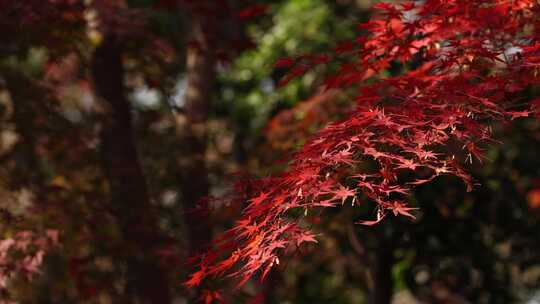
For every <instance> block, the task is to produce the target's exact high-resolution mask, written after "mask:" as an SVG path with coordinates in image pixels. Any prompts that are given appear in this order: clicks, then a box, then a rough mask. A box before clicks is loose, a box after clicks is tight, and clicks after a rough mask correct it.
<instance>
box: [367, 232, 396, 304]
mask: <svg viewBox="0 0 540 304" xmlns="http://www.w3.org/2000/svg"><path fill="white" fill-rule="evenodd" d="M378 246H379V248H377V252H376V256H375V263H374V265H373V271H372V273H373V287H372V290H371V299H370V303H371V304H390V303H391V302H392V294H393V293H394V282H393V279H392V268H393V266H394V248H393V246H392V244H390V242H388V241H384V240H383V241H381V242H380V243H379V244H378Z"/></svg>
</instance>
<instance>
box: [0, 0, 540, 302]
mask: <svg viewBox="0 0 540 304" xmlns="http://www.w3.org/2000/svg"><path fill="white" fill-rule="evenodd" d="M9 2H10V1H7V2H6V3H2V4H1V6H0V11H2V13H0V14H1V15H0V17H2V18H0V20H1V21H0V25H1V29H0V31H1V33H2V35H0V37H2V38H0V39H1V42H0V45H1V46H0V130H1V131H0V132H1V133H0V159H1V161H2V166H1V167H0V195H1V200H0V208H1V210H2V216H1V217H0V227H1V228H2V229H1V230H0V231H1V232H0V233H1V234H2V237H3V238H4V239H9V238H13V237H14V235H16V233H17V232H20V231H33V232H34V233H36V234H40V233H46V232H47V231H51V230H54V231H58V232H59V244H60V245H58V246H55V247H53V248H51V249H50V250H48V251H47V253H46V255H45V257H44V260H43V265H42V266H41V271H40V273H39V274H35V275H33V276H32V280H28V279H27V278H26V277H25V275H20V274H19V275H17V274H14V275H12V274H10V275H7V274H8V273H10V272H9V271H10V270H9V267H10V266H9V265H8V264H7V261H10V260H8V259H7V258H6V256H7V255H9V256H11V255H14V256H15V257H14V258H17V254H19V253H16V252H12V251H9V252H7V253H6V254H5V255H4V253H2V254H1V255H0V262H1V265H0V266H1V267H2V276H3V277H2V279H4V278H5V279H6V282H7V283H6V284H7V285H5V286H3V285H2V284H0V289H1V291H2V293H1V295H2V297H3V298H5V299H6V300H5V301H6V303H10V302H7V301H15V302H16V303H167V302H170V303H196V302H197V300H196V298H198V297H201V296H202V297H203V298H207V299H210V302H211V301H212V297H209V295H211V294H210V293H205V291H204V290H202V289H201V290H199V291H193V290H185V289H183V287H182V284H181V283H182V280H184V279H185V278H186V275H187V273H188V272H189V267H187V264H186V260H187V258H188V256H189V255H190V254H191V253H193V252H194V251H197V250H200V249H201V248H197V247H198V246H199V245H195V243H197V242H195V240H196V239H197V238H198V237H199V236H201V238H203V236H202V235H200V234H199V233H200V232H201V231H204V233H205V234H209V235H208V236H205V237H211V236H212V235H217V234H218V233H219V232H221V231H223V230H224V229H226V228H229V227H230V226H231V225H232V223H233V220H234V218H235V215H237V214H238V212H240V208H241V204H238V205H235V204H232V205H221V204H220V200H217V201H216V202H214V201H212V200H210V201H209V204H210V205H212V207H213V208H210V209H207V208H203V209H204V210H195V211H194V209H197V208H198V205H194V204H193V202H190V199H191V198H190V197H191V194H192V193H190V186H191V185H192V184H195V183H196V182H197V181H196V180H197V179H198V178H200V176H203V177H204V178H206V179H207V183H206V184H204V183H203V184H204V185H203V186H204V187H206V189H205V191H206V192H207V194H209V195H211V197H224V196H228V195H231V193H233V192H234V188H232V186H233V185H232V181H234V180H235V179H237V178H242V176H245V175H249V176H267V175H269V174H271V173H275V172H279V171H280V170H282V169H283V168H284V163H283V162H282V161H281V160H282V159H284V158H285V157H286V155H288V154H289V153H293V152H294V151H295V149H297V148H298V147H300V146H301V145H302V143H303V142H305V140H306V139H307V138H308V137H309V136H310V135H311V134H313V133H314V132H315V131H316V130H317V129H319V128H321V127H323V126H324V125H325V124H327V123H328V122H330V121H333V120H336V119H339V118H340V117H343V116H344V115H346V114H347V112H348V110H349V109H350V108H351V107H353V106H354V105H353V104H352V102H351V101H349V100H348V99H347V97H346V92H337V91H322V90H321V89H320V84H321V82H322V80H323V79H324V77H325V76H326V75H328V73H330V72H331V71H332V66H328V67H326V70H325V69H322V68H319V69H315V70H310V71H309V72H308V73H306V74H305V75H303V76H302V77H299V78H298V79H295V80H293V81H291V82H289V83H287V84H286V85H283V86H280V85H279V80H280V79H281V78H282V76H283V75H284V74H285V72H286V71H285V70H284V69H283V68H279V67H276V66H275V65H274V63H275V62H276V61H277V60H278V59H279V58H284V57H294V56H298V55H301V54H312V53H324V52H327V51H328V50H330V49H332V47H334V46H336V44H338V43H339V42H340V41H346V40H348V39H354V37H356V35H358V32H356V31H355V26H356V24H357V23H358V22H362V21H365V20H367V18H368V17H369V15H370V10H369V5H370V1H368V0H365V1H359V0H357V1H355V0H339V1H334V0H289V1H286V0H284V1H278V0H276V1H270V0H268V1H262V0H261V1H255V0H253V1H248V0H245V1H217V2H215V3H220V5H222V6H218V9H217V10H216V11H211V10H210V12H211V13H208V12H209V10H206V11H205V10H203V9H201V8H200V7H198V6H197V5H199V4H200V3H203V2H205V1H202V0H201V2H200V3H199V4H197V3H195V4H193V3H194V2H193V1H163V0H162V1H158V0H131V1H81V2H79V1H37V0H36V1H28V2H27V3H18V4H16V3H9ZM209 3H211V4H210V6H211V5H214V4H212V3H213V1H210V2H209ZM225 4H227V5H225ZM214 8H215V7H214ZM198 9H200V10H198ZM257 9H258V10H259V11H257ZM200 11H204V13H203V14H202V15H198V14H200ZM239 12H240V13H239ZM243 13H245V14H244V15H242V14H243ZM250 14H251V15H253V16H251V18H248V17H250ZM238 16H240V17H238ZM245 16H247V17H245ZM211 18H213V19H215V22H216V23H218V24H217V25H216V26H215V27H213V28H211V30H212V31H213V32H212V33H211V34H212V37H211V38H212V39H210V40H211V42H210V43H211V45H212V47H213V48H214V49H213V51H212V56H214V58H210V59H208V60H209V61H208V62H209V63H208V64H209V65H211V66H215V69H212V70H211V71H210V72H209V73H207V74H204V73H203V74H197V73H198V70H197V69H196V68H195V69H191V68H190V66H189V60H190V59H189V58H190V57H189V56H190V48H196V47H197V46H196V45H195V46H194V42H193V37H192V35H193V33H195V32H196V30H197V27H196V25H197V20H198V21H199V22H201V20H202V23H203V26H202V27H203V29H204V22H207V21H208V22H210V21H209V20H210V19H211ZM208 28H210V27H208ZM208 28H207V29H208ZM14 33H16V34H14ZM111 35H112V36H115V37H121V38H122V48H121V51H120V52H121V54H120V55H121V56H119V57H118V58H119V64H120V65H121V66H122V67H123V70H122V71H121V75H120V76H121V78H120V79H121V80H122V84H123V88H121V90H120V91H123V92H124V93H125V94H126V96H127V97H126V98H127V99H128V100H129V103H130V105H131V108H130V109H128V112H129V113H131V115H132V120H131V121H130V125H131V126H132V128H131V129H129V128H128V129H126V130H124V132H125V133H124V135H125V137H126V138H130V137H133V142H134V145H135V146H136V148H137V152H138V161H139V162H140V163H139V164H137V163H127V161H126V163H119V164H118V166H114V165H113V166H111V163H108V162H107V160H106V159H107V157H108V156H107V155H108V154H107V153H108V152H107V151H109V150H108V148H107V144H106V142H105V140H104V137H103V132H104V130H106V129H107V128H111V125H110V121H111V120H114V119H115V118H114V117H115V116H114V115H112V114H111V113H114V110H113V111H112V112H111V109H110V107H111V106H110V105H108V104H107V103H106V102H103V101H102V100H101V99H107V97H106V96H105V95H106V94H105V95H104V94H103V91H100V89H99V85H98V84H97V83H98V82H99V79H95V77H96V76H95V75H96V70H97V69H98V68H99V67H96V66H95V65H96V61H95V60H96V56H97V54H100V53H98V50H99V49H100V48H101V47H103V46H104V45H107V44H106V42H107V41H108V40H107V39H109V38H108V37H111ZM112 50H113V51H115V48H112ZM203 54H204V52H203ZM206 55H207V56H209V55H208V53H206ZM105 56H107V54H105ZM106 58H108V57H106ZM111 58H112V57H111ZM113 59H114V58H113ZM107 68H109V67H107ZM394 68H396V67H394ZM407 68H410V67H408V66H403V67H399V68H396V70H406V69H407ZM111 70H113V68H112V67H111ZM199 72H200V71H199ZM392 72H396V71H392ZM112 73H113V72H111V74H112ZM194 75H195V76H194ZM197 75H198V76H197ZM203 76H204V77H205V78H204V77H203ZM190 77H203V78H202V79H203V81H208V83H210V82H212V83H214V85H213V86H212V88H211V91H208V90H206V91H205V90H204V89H203V88H197V87H196V86H194V85H193V83H194V82H193V81H191V82H190V79H192V78H190ZM109 84H110V86H111V87H112V86H113V84H112V82H111V83H109ZM109 84H106V85H105V87H107V85H109ZM190 84H191V85H190ZM191 90H195V91H197V90H199V91H198V92H199V94H203V93H204V94H203V95H202V96H204V98H205V100H206V101H205V105H204V107H205V108H204V109H203V112H205V113H206V114H205V119H204V121H203V125H204V130H205V131H204V135H205V136H203V137H202V141H203V144H202V148H201V149H200V150H197V151H195V152H194V151H193V149H192V148H193V147H192V145H191V144H190V143H191V141H189V140H192V138H191V137H190V134H189V132H191V131H190V130H191V129H190V128H189V124H191V121H192V120H190V119H192V118H190V115H191V114H190V113H191V112H189V110H188V109H187V107H186V102H187V101H186V100H187V99H186V98H187V97H186V96H188V95H189V94H190V93H189V92H190V91H191ZM527 94H528V95H529V97H533V96H535V95H536V94H537V92H534V91H531V92H528V93H527ZM120 95H122V92H120ZM111 104H113V103H111ZM113 108H114V105H113ZM124 114H126V113H124ZM126 115H128V114H126ZM128 116H129V115H128ZM186 125H188V128H186ZM113 126H114V123H113ZM495 131H496V134H497V136H496V138H498V139H500V140H501V142H503V144H500V145H494V146H490V147H486V149H487V156H488V157H487V158H488V159H486V160H485V161H484V162H483V163H481V164H479V163H474V164H472V165H471V166H470V167H471V171H472V174H473V176H474V177H475V178H476V179H477V180H478V183H479V184H481V186H478V187H477V188H476V189H475V190H474V191H473V192H470V193H467V192H466V191H465V187H464V185H462V184H461V183H460V182H459V181H457V180H455V179H452V178H439V179H437V180H436V181H435V182H434V183H431V184H429V185H426V186H423V187H421V188H419V189H418V190H417V191H416V193H415V194H414V195H413V196H412V197H411V200H412V201H414V202H413V203H415V204H417V205H418V206H420V207H421V210H420V211H419V213H418V220H417V221H414V222H409V221H405V220H402V219H389V220H387V221H385V222H384V223H382V224H379V225H377V226H375V227H370V228H365V227H359V226H356V225H354V224H353V222H354V221H355V220H356V219H357V218H359V217H361V216H362V217H365V215H366V213H368V212H370V211H369V210H371V209H370V208H369V206H368V204H364V205H361V206H360V207H354V208H353V207H352V206H344V207H343V208H338V209H331V210H325V211H324V212H321V214H320V215H319V216H318V217H314V220H313V223H306V224H307V225H314V227H316V229H317V230H318V232H320V233H321V234H322V236H321V237H320V238H319V240H320V243H319V244H316V245H309V246H305V247H303V248H301V249H300V250H299V251H298V252H297V253H296V254H295V256H293V257H290V258H288V259H287V260H286V261H283V263H282V264H281V266H280V267H279V271H274V272H273V273H272V274H271V275H270V277H269V279H268V280H266V281H264V282H262V283H261V282H258V281H256V280H254V281H252V282H249V283H248V284H247V285H246V287H245V288H244V289H243V290H241V291H239V292H238V293H236V294H235V295H232V294H231V293H229V292H228V291H230V290H232V288H231V286H229V285H228V283H226V282H215V283H214V284H215V285H214V286H205V288H210V287H212V288H218V289H222V290H224V291H225V292H224V297H225V301H226V302H232V303H244V302H248V301H249V299H252V298H255V300H254V301H256V300H258V301H262V302H264V303H375V302H374V301H372V300H371V299H372V297H373V294H375V293H386V294H388V295H389V296H388V299H387V301H386V302H384V303H389V302H390V301H392V302H393V303H512V302H522V303H525V302H526V301H528V300H529V299H532V298H531V296H532V295H533V294H534V290H536V289H537V288H538V287H539V286H538V283H539V282H540V281H539V279H540V255H539V254H538V252H540V248H538V247H539V244H540V235H539V234H538V230H539V228H540V227H539V223H540V159H539V158H538V149H539V147H540V145H539V141H540V125H539V124H538V121H537V120H536V119H528V120H522V121H519V122H516V123H514V124H512V125H499V126H496V128H495ZM199 144H200V142H199ZM109 145H110V143H109ZM120 159H121V158H120ZM135 160H137V159H135ZM194 163H197V164H199V165H200V166H199V167H194V166H193V164H194ZM113 164H114V163H113ZM123 166H125V167H131V166H135V167H137V166H140V167H141V168H142V172H143V173H144V176H143V181H144V184H146V185H147V187H148V191H147V192H148V195H147V197H148V199H147V201H146V202H143V203H141V204H142V205H141V206H142V207H137V208H139V209H137V208H135V207H132V206H133V205H130V203H131V202H127V203H126V202H124V203H122V202H119V199H118V196H115V191H116V190H115V184H114V182H115V181H114V178H113V177H111V175H112V176H114V172H115V170H122V169H121V168H122V167H123ZM119 168H120V169H119ZM111 172H112V173H111ZM239 172H240V173H239ZM126 183H127V181H126ZM120 187H121V186H120ZM124 195H128V194H125V193H124ZM124 197H129V196H124ZM200 198H202V197H199V199H200ZM120 200H122V199H120ZM201 212H202V213H203V214H202V215H201V214H200V213H201ZM146 215H148V217H149V218H151V219H154V220H155V221H154V222H147V220H146V219H144V220H143V219H141V218H144V217H145V216H146ZM193 218H195V219H198V220H199V222H200V223H199V224H200V225H201V226H202V227H198V228H196V227H194V223H193V220H192V219H193ZM126 219H128V220H126ZM124 222H128V223H129V225H132V226H137V227H142V228H140V229H139V230H136V231H135V232H132V231H131V230H130V229H127V228H126V227H125V225H126V224H124ZM150 230H152V231H150ZM137 233H140V234H141V235H146V234H151V237H149V239H148V240H146V239H144V238H143V237H141V240H137V239H134V237H133V236H134V235H138V234H137ZM143 239H144V240H143ZM28 248H30V249H29V253H24V254H26V255H27V256H28V255H29V256H35V255H36V252H37V251H38V250H39V248H38V247H35V248H34V247H32V246H30V247H28ZM32 250H34V251H36V252H32ZM24 254H23V255H22V256H19V258H21V259H22V258H24V257H25V256H24ZM19 255H20V254H19ZM145 263H150V264H152V263H154V264H156V265H160V266H159V267H158V269H157V270H155V269H153V270H149V268H148V264H145ZM147 271H148V272H147ZM148 273H159V275H158V276H156V278H157V277H159V278H161V280H162V281H160V282H161V283H160V284H161V285H163V286H161V288H164V289H162V290H166V291H167V293H169V295H168V296H167V297H165V298H159V297H155V298H153V299H152V298H151V297H152V296H153V295H152V296H150V298H149V296H148V294H146V293H145V292H143V291H141V290H140V289H141V288H139V287H140V286H146V285H153V284H151V282H149V281H150V280H152V279H151V278H152V277H151V276H146V275H147V274H148ZM152 288H154V287H151V288H149V291H148V292H149V294H152V293H153V292H154V291H155V290H159V288H157V287H155V288H156V289H153V290H152ZM392 295H394V296H393V297H391V296H392ZM157 299H160V300H157ZM213 300H215V301H216V302H217V300H218V299H213ZM158 301H159V302H158ZM162 301H164V302H162ZM530 301H531V303H533V302H532V300H530ZM380 303H383V302H380Z"/></svg>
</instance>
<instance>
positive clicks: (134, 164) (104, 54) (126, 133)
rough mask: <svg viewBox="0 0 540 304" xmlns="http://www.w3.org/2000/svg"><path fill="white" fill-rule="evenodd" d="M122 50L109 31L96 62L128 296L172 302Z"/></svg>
mask: <svg viewBox="0 0 540 304" xmlns="http://www.w3.org/2000/svg"><path fill="white" fill-rule="evenodd" d="M121 55H122V47H121V43H120V41H119V40H118V39H117V38H116V37H115V36H112V35H108V36H105V37H104V40H103V42H102V44H101V45H100V46H99V47H98V48H97V49H96V50H95V52H94V54H93V58H92V66H91V68H92V78H93V83H94V88H95V91H96V95H97V96H98V97H99V98H100V99H101V100H102V102H103V103H104V105H105V106H106V107H107V109H108V111H109V112H108V113H109V116H108V117H107V118H108V119H107V120H106V121H105V123H104V125H103V130H102V153H103V160H104V162H103V167H104V170H105V172H106V174H107V177H108V180H109V185H110V191H111V197H112V209H113V210H114V213H115V216H116V218H117V221H118V224H119V226H120V229H121V231H122V233H123V238H124V239H123V240H122V242H123V247H124V249H125V251H124V252H122V253H119V255H120V257H121V259H123V260H124V261H125V262H126V263H127V276H128V278H127V281H128V283H127V293H128V297H131V298H132V299H133V298H137V299H138V302H139V303H164V304H167V303H170V302H171V299H170V292H169V287H168V280H167V276H166V272H165V270H164V267H163V266H162V265H161V264H160V262H159V259H158V258H157V257H156V256H155V255H154V252H155V249H156V248H157V246H159V244H160V243H161V242H162V241H163V238H162V236H161V233H160V231H159V227H158V223H157V221H158V217H157V214H156V213H155V211H154V209H153V207H152V205H151V204H150V199H149V195H148V190H147V185H146V180H145V177H144V174H143V172H142V169H141V166H140V163H139V159H138V156H137V151H136V146H135V143H134V139H133V130H132V125H131V121H132V118H131V107H130V103H129V101H128V100H127V98H126V95H125V92H124V89H125V88H124V70H123V67H122V61H121ZM129 301H130V302H131V300H129Z"/></svg>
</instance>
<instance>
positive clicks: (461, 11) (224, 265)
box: [185, 0, 540, 287]
mask: <svg viewBox="0 0 540 304" xmlns="http://www.w3.org/2000/svg"><path fill="white" fill-rule="evenodd" d="M375 9H376V11H377V12H378V14H377V15H376V16H375V18H373V20H371V21H369V22H368V23H365V24H361V25H359V26H358V28H359V30H361V31H363V32H366V34H362V35H360V36H359V37H358V39H357V40H356V41H350V42H347V43H342V44H341V45H339V46H338V47H337V48H335V49H334V50H333V52H332V53H330V54H323V55H306V56H299V57H298V58H294V59H291V58H287V59H282V60H280V61H279V62H278V63H277V65H278V66H280V67H288V68H290V70H291V73H290V74H289V76H286V77H285V81H284V82H286V81H288V80H290V79H292V78H294V77H297V76H299V75H301V74H303V73H305V72H306V71H307V70H308V69H310V68H313V67H314V66H316V65H320V64H327V63H328V62H334V61H335V62H344V60H343V58H344V57H346V58H349V61H348V62H347V63H342V64H341V66H340V68H339V69H338V72H337V73H336V74H335V75H333V76H330V77H329V78H328V79H327V81H326V82H325V85H326V87H327V88H330V89H337V90H343V91H354V92H356V94H355V95H353V96H352V97H351V98H353V100H354V101H355V102H356V110H355V111H353V113H352V114H351V115H350V116H349V117H348V118H346V119H344V120H341V121H338V122H334V123H332V124H330V125H328V126H327V127H326V128H324V129H322V130H321V131H320V132H318V133H317V135H316V136H315V137H314V138H313V139H312V140H310V141H308V143H307V144H306V145H305V146H304V147H303V148H302V149H301V150H300V151H298V152H297V153H296V154H295V155H294V157H293V159H292V160H291V162H290V165H289V168H288V170H287V171H286V172H284V173H283V174H281V175H280V176H278V177H273V178H267V179H261V180H258V181H257V182H256V183H255V185H256V190H257V193H258V195H256V196H255V197H252V198H251V199H249V200H248V201H247V202H246V207H245V209H244V211H243V214H242V217H241V218H240V219H239V220H238V221H237V222H236V226H235V227H234V228H233V229H231V230H230V231H228V232H226V233H225V234H224V235H223V236H222V237H221V238H220V239H218V240H216V242H215V243H214V244H213V245H212V248H211V249H209V250H208V251H207V252H206V253H204V254H203V255H201V256H200V257H198V259H197V262H196V264H197V267H198V270H197V271H196V272H194V273H193V274H192V275H191V277H190V279H189V280H188V281H187V282H186V283H185V284H186V285H187V286H190V287H193V286H197V285H199V284H200V283H201V282H202V281H203V280H204V279H206V278H208V277H211V278H223V277H236V278H238V279H239V283H238V285H239V286H240V285H242V284H244V283H245V282H246V281H247V280H249V279H250V278H251V277H252V276H253V275H255V274H257V273H260V274H261V277H262V278H264V276H265V275H266V274H267V273H268V271H269V270H270V269H271V268H272V267H273V266H275V265H276V264H278V263H279V258H278V257H279V256H281V255H282V254H284V253H285V252H286V251H288V250H290V249H294V248H296V247H297V246H299V245H301V244H303V243H305V242H316V239H315V237H314V234H313V233H312V232H310V231H308V230H307V229H306V228H304V227H303V226H302V222H303V220H302V218H303V217H304V216H306V215H308V212H309V210H311V209H315V208H322V207H335V206H338V205H342V204H345V203H351V204H353V205H354V204H364V203H366V202H374V203H375V205H376V207H375V210H376V218H375V219H371V220H361V221H359V223H360V224H364V225H374V224H376V223H378V222H380V221H381V220H383V219H384V218H386V217H387V216H388V215H389V214H393V215H394V216H405V217H409V218H414V215H413V213H412V211H413V210H414V209H415V208H413V207H410V206H408V205H407V197H408V194H409V193H410V192H411V190H412V189H413V188H414V187H416V186H418V185H421V184H425V183H428V182H430V181H432V180H433V179H435V178H436V177H438V176H441V175H454V176H456V177H458V178H460V179H461V180H463V181H464V182H465V184H466V185H467V189H468V191H471V190H472V188H473V186H474V183H473V179H472V178H471V177H470V176H469V175H468V174H467V173H466V171H465V170H464V169H463V168H462V164H465V163H466V162H467V161H472V160H473V159H481V158H483V155H482V149H481V148H480V147H481V146H482V145H485V144H489V143H493V142H494V140H493V139H492V138H491V127H490V126H491V124H492V123H493V122H494V121H506V120H513V119H515V118H518V117H526V116H529V115H530V114H531V113H532V111H533V110H535V108H534V101H533V102H532V103H529V106H524V105H523V100H522V99H521V98H520V97H519V96H520V95H519V93H520V92H522V91H523V90H525V89H526V88H529V87H531V86H536V85H538V84H540V78H539V77H538V68H539V67H540V41H539V39H540V18H539V17H538V16H540V5H539V4H538V3H537V1H533V0H515V1H475V0H473V1H471V0H449V1H441V0H427V1H424V2H422V3H420V2H404V3H401V4H389V3H379V4H377V5H375ZM320 58H324V60H321V59H320ZM392 62H398V63H401V64H402V65H405V66H414V65H416V66H417V67H416V68H410V69H409V70H408V71H406V72H404V73H403V74H401V75H399V76H392V77H385V76H384V74H383V72H384V71H385V70H387V68H388V67H389V66H390V64H391V63H392ZM413 63H414V64H413ZM531 105H532V106H533V107H531ZM449 147H459V148H461V151H459V152H449V151H456V149H453V150H451V149H448V148H449ZM351 185H354V186H351ZM298 211H300V212H298Z"/></svg>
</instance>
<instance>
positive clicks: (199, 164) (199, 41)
mask: <svg viewBox="0 0 540 304" xmlns="http://www.w3.org/2000/svg"><path fill="white" fill-rule="evenodd" d="M202 19H203V18H202V16H197V15H194V16H193V17H192V21H191V31H192V38H191V39H192V40H193V41H194V42H196V45H197V47H189V48H188V50H187V53H186V68H187V71H186V73H187V88H186V95H185V99H184V101H185V105H184V113H185V117H186V124H185V127H184V130H183V135H184V145H185V151H186V155H185V157H186V159H187V160H188V161H187V162H186V163H185V164H184V166H183V167H182V170H183V178H182V179H183V180H182V183H181V184H182V185H181V187H182V197H183V205H184V210H185V214H186V217H185V221H186V224H187V227H188V229H189V230H190V231H189V238H190V247H191V248H190V249H191V252H192V253H194V252H197V251H200V250H201V249H202V248H203V247H204V246H205V245H206V244H207V243H208V242H209V241H210V239H211V225H210V224H209V223H208V220H207V217H206V215H205V213H204V208H199V206H198V203H199V202H200V200H201V199H203V198H204V197H206V196H208V191H209V181H208V169H207V164H206V160H205V155H206V149H207V119H208V114H209V111H210V100H211V98H212V94H213V87H214V83H215V79H216V72H215V62H216V59H215V54H214V47H215V45H214V43H212V41H213V39H215V38H216V37H213V36H214V35H215V21H213V20H208V18H206V20H202Z"/></svg>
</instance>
